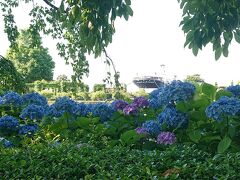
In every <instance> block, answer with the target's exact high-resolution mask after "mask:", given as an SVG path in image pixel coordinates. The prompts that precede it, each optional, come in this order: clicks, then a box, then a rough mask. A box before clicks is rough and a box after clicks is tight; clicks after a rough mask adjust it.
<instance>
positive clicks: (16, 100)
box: [2, 91, 23, 107]
mask: <svg viewBox="0 0 240 180" xmlns="http://www.w3.org/2000/svg"><path fill="white" fill-rule="evenodd" d="M2 101H3V103H2V104H3V105H5V106H14V107H20V106H22V104H23V101H22V97H21V96H20V95H19V94H18V93H16V92H13V91H8V92H6V93H5V94H4V95H3V97H2Z"/></svg>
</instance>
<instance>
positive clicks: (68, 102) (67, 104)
mask: <svg viewBox="0 0 240 180" xmlns="http://www.w3.org/2000/svg"><path fill="white" fill-rule="evenodd" d="M76 109H77V103H76V102H75V101H73V100H72V99H70V98H69V97H60V98H57V99H56V101H55V102H54V103H53V104H52V105H51V106H50V107H49V108H48V110H47V111H48V112H47V115H51V116H54V117H59V116H62V115H63V114H64V113H70V114H74V112H76ZM51 113H52V114H51Z"/></svg>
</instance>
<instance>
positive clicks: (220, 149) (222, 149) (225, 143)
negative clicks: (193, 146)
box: [217, 136, 232, 153]
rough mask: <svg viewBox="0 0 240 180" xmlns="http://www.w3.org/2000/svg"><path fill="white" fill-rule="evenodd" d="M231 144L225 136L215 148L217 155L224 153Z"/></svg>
mask: <svg viewBox="0 0 240 180" xmlns="http://www.w3.org/2000/svg"><path fill="white" fill-rule="evenodd" d="M231 143H232V140H231V139H230V138H229V137H228V136H225V137H224V138H223V139H222V140H221V141H220V142H219V144H218V147H217V151H218V153H223V152H225V151H226V150H227V149H228V148H229V147H230V145H231Z"/></svg>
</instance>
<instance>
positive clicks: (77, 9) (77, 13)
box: [72, 5, 80, 18]
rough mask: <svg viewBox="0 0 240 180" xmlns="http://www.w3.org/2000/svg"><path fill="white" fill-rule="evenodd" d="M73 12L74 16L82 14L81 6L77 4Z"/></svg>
mask: <svg viewBox="0 0 240 180" xmlns="http://www.w3.org/2000/svg"><path fill="white" fill-rule="evenodd" d="M72 14H73V17H74V18H77V17H79V16H80V8H79V7H78V6H77V5H76V6H74V7H73V8H72Z"/></svg>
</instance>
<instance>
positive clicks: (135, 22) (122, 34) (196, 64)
mask: <svg viewBox="0 0 240 180" xmlns="http://www.w3.org/2000/svg"><path fill="white" fill-rule="evenodd" d="M30 7H31V6H26V5H25V4H22V5H20V7H19V8H17V9H16V10H15V11H14V14H15V17H16V19H15V20H16V23H17V24H18V26H19V27H20V28H27V27H28V23H29V21H30V18H29V17H28V11H29V9H30ZM132 9H133V11H134V15H133V17H131V18H129V20H128V21H125V19H124V18H121V19H120V18H119V19H117V21H116V22H115V27H116V33H115V35H114V37H113V42H112V44H110V45H109V46H108V47H107V52H108V54H109V56H110V57H111V58H112V59H113V61H114V63H115V65H116V68H117V70H118V71H119V72H120V82H122V83H126V84H127V85H128V90H130V91H135V90H138V88H137V87H136V86H135V85H134V84H133V83H132V80H133V78H134V77H136V76H142V75H155V74H157V75H161V74H162V69H161V65H162V64H164V65H165V78H166V79H172V78H173V77H174V75H176V76H177V79H180V80H183V79H184V78H185V77H186V76H187V75H192V74H200V75H201V77H202V78H203V79H204V80H205V81H206V82H209V83H212V84H214V83H215V82H217V83H218V85H224V86H228V85H230V84H231V82H232V81H233V83H234V84H236V83H237V82H238V81H239V80H240V72H239V67H240V60H239V54H240V44H237V43H235V41H234V40H233V42H232V44H231V45H230V48H229V56H228V57H227V58H225V57H221V58H220V59H219V60H218V61H215V58H214V52H213V51H212V45H211V44H209V45H207V46H206V47H205V48H204V49H203V51H200V52H199V54H198V56H197V57H195V56H194V55H193V54H192V51H191V50H189V49H188V48H184V47H183V45H184V42H185V35H184V33H183V31H182V30H181V27H179V23H180V21H181V18H182V17H181V14H182V10H181V9H180V7H179V4H178V2H177V0H169V1H160V0H148V1H147V0H132ZM43 45H44V46H45V47H48V48H49V53H50V55H51V56H52V57H53V59H54V61H55V63H56V67H55V70H54V78H56V77H57V76H58V75H60V74H63V73H64V74H66V75H68V76H69V77H70V75H71V74H72V71H71V67H68V66H66V65H65V63H64V60H63V59H62V58H61V57H59V56H58V52H57V50H56V42H54V41H53V40H52V39H51V38H50V37H45V36H44V37H43ZM8 46H9V43H8V40H7V36H6V34H4V32H3V21H2V18H0V54H1V55H5V54H6V50H7V49H8ZM104 58H105V57H104V56H103V57H100V58H97V59H94V58H93V56H88V57H87V59H88V60H89V64H90V73H89V76H88V77H84V79H83V81H84V82H85V83H87V84H89V85H90V87H92V86H93V84H95V83H102V82H103V81H102V80H103V79H104V78H105V77H106V75H107V73H106V72H107V70H108V68H107V67H106V65H105V64H104V63H103V61H104Z"/></svg>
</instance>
